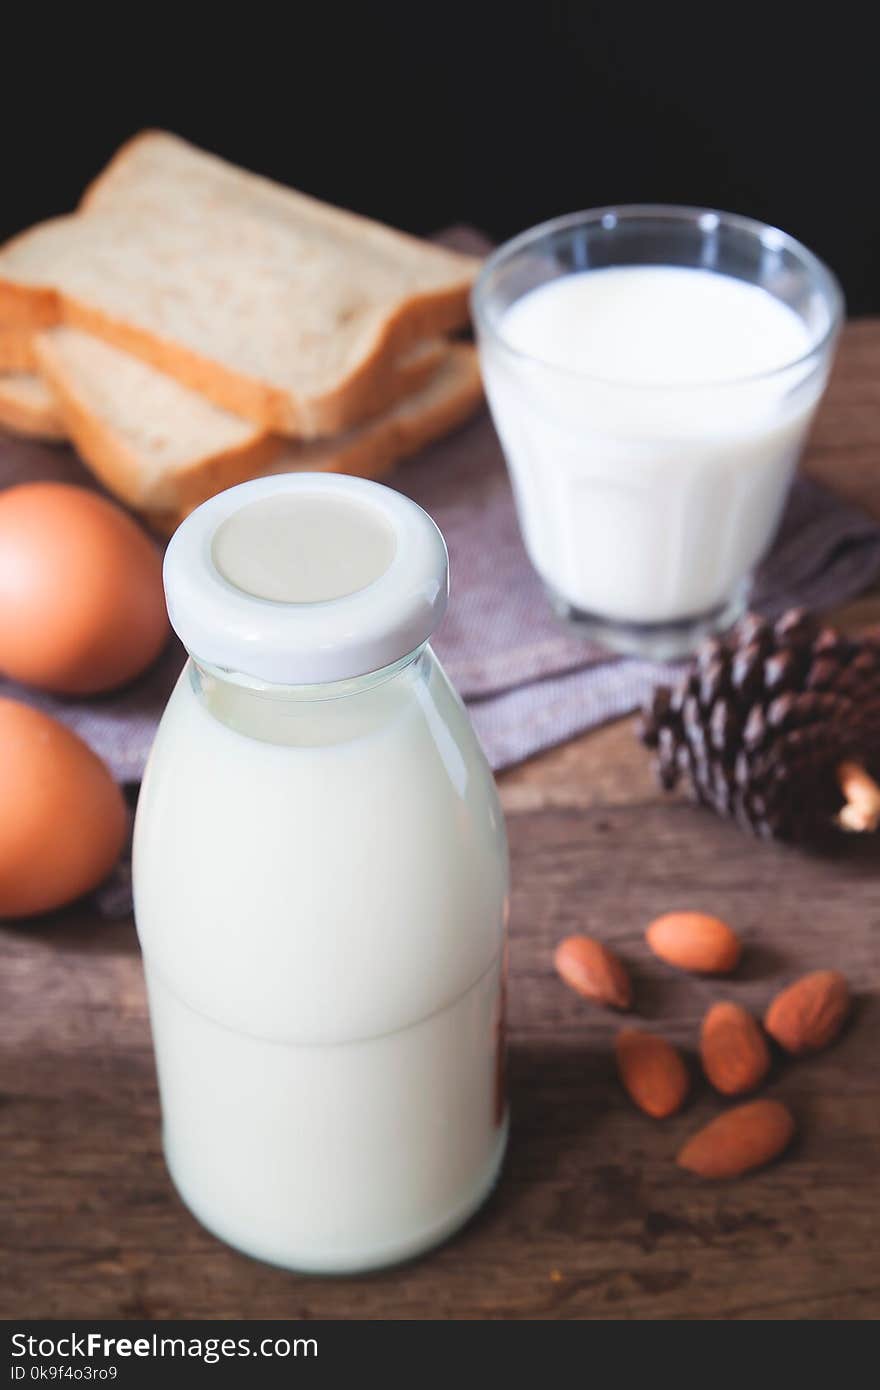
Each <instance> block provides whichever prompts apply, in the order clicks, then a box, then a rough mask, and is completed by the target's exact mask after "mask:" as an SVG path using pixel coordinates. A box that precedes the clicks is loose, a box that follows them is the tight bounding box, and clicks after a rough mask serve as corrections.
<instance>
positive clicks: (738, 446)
mask: <svg viewBox="0 0 880 1390" xmlns="http://www.w3.org/2000/svg"><path fill="white" fill-rule="evenodd" d="M473 310H474V320H475V323H476V327H477V335H478V340H479V347H480V357H481V363H482V368H483V376H484V380H485V384H486V391H487V394H488V397H489V403H490V407H491V410H492V415H493V418H494V421H495V425H496V427H497V430H498V434H499V436H500V438H501V443H502V446H503V449H504V453H505V456H506V458H507V464H508V468H509V471H510V477H511V482H512V484H513V491H514V495H515V498H516V505H517V510H518V515H519V521H520V526H521V529H522V534H523V539H524V541H525V545H526V549H527V551H528V554H529V557H530V559H531V561H532V564H533V565H534V567H535V569H536V570H537V572H538V574H539V575H540V577H541V579H542V580H543V583H544V585H545V587H546V590H547V593H548V596H549V598H550V602H551V603H552V604H553V606H554V608H555V609H556V611H557V612H558V613H559V614H560V615H561V616H562V617H564V618H566V619H568V620H570V621H572V622H573V623H575V624H576V625H577V627H578V628H579V629H580V630H581V631H582V632H583V633H584V634H585V635H587V636H591V637H595V638H598V639H599V640H601V641H602V642H604V643H605V644H606V645H608V646H610V647H612V648H614V649H617V650H620V651H629V652H637V653H640V654H643V655H646V656H650V657H656V658H671V657H677V656H682V655H685V654H687V653H688V652H690V651H691V650H692V649H693V647H694V646H695V644H696V643H697V641H698V640H699V639H700V637H702V636H704V635H705V634H706V633H707V632H712V631H717V630H720V629H723V628H725V627H727V626H729V625H730V624H731V623H732V622H733V621H734V620H735V619H736V618H737V617H738V616H739V614H740V613H741V612H742V610H743V608H744V607H745V605H746V603H747V599H748V591H749V585H750V577H751V574H752V571H753V569H754V567H755V565H756V564H757V562H758V561H759V560H760V559H761V558H762V556H763V555H764V554H765V552H766V551H767V549H768V547H769V545H770V542H771V541H772V538H773V535H774V533H775V531H776V528H777V525H778V523H779V519H780V516H781V513H782V509H783V506H784V503H785V498H786V494H787V492H788V489H789V485H790V483H791V480H792V476H793V474H794V471H795V468H796V465H797V460H798V456H799V454H800V451H801V448H802V445H803V442H804V437H805V435H806V433H807V430H808V428H809V425H810V421H811V420H812V418H813V414H814V412H815V410H816V406H817V405H818V402H819V400H820V398H821V396H822V392H823V391H824V389H825V384H826V381H827V378H828V372H829V369H830V366H831V360H832V356H833V352H834V346H835V342H836V338H837V334H838V330H839V327H840V323H841V318H842V314H843V300H842V296H841V292H840V287H839V285H838V283H837V281H836V280H835V278H834V276H833V275H832V274H831V272H830V271H829V270H828V269H827V267H826V266H824V265H823V264H822V262H821V261H819V260H818V259H817V258H816V257H815V256H814V255H813V254H812V253H811V252H810V251H808V250H807V249H806V248H805V247H804V246H801V245H800V244H799V243H798V242H797V241H795V240H793V238H791V237H790V236H787V235H785V234H784V233H783V232H781V231H779V230H777V229H776V228H774V227H768V226H765V225H763V224H762V223H759V222H754V221H751V220H750V219H748V218H745V217H735V216H731V215H728V214H726V213H719V212H711V211H706V210H702V209H699V208H679V207H664V206H656V207H648V206H645V207H620V208H605V209H599V210H596V211H592V212H583V213H575V214H574V215H572V216H569V217H561V218H558V219H557V220H556V221H553V222H548V223H545V224H544V225H542V226H539V227H535V228H533V229H532V230H530V231H527V232H524V233H523V234H522V235H521V236H518V237H516V238H514V240H513V241H510V242H508V243H507V244H506V245H504V246H502V247H501V248H500V249H499V250H497V251H496V252H495V253H494V255H492V256H490V258H489V260H488V261H487V262H486V265H485V266H484V268H483V271H482V273H481V275H480V277H479V279H478V281H477V284H476V287H475V289H474V295H473Z"/></svg>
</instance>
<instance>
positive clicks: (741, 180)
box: [0, 0, 880, 313]
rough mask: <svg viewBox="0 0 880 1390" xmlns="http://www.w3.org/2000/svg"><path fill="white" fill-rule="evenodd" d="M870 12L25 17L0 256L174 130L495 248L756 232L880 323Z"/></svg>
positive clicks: (587, 10) (251, 163) (377, 10)
mask: <svg viewBox="0 0 880 1390" xmlns="http://www.w3.org/2000/svg"><path fill="white" fill-rule="evenodd" d="M871 13H872V10H871V8H870V7H868V6H866V5H855V4H849V3H844V4H834V3H827V0H826V3H824V4H821V5H818V6H807V5H799V6H796V5H783V4H777V5H774V4H765V5H764V6H754V7H752V6H750V5H747V4H742V3H741V4H737V5H736V6H730V5H728V6H719V5H717V4H716V5H709V4H704V5H702V6H697V5H675V4H661V3H656V4H647V3H644V4H635V3H614V0H605V3H604V4H602V5H593V4H588V3H579V4H578V3H567V4H560V3H546V4H540V3H534V0H529V3H526V4H519V5H517V4H515V3H509V4H506V5H501V4H499V5H495V4H479V3H477V4H471V5H466V4H447V5H440V4H436V3H434V4H425V3H419V0H413V3H411V4H409V5H406V6H403V5H397V4H382V3H377V4H375V5H374V6H372V7H371V6H369V5H355V4H347V5H339V4H333V3H324V4H319V5H303V4H287V5H276V6H273V7H271V8H270V7H260V6H252V5H241V4H239V5H237V6H235V7H234V8H233V7H231V6H217V7H211V8H202V7H200V8H198V9H196V8H189V7H186V6H179V7H177V9H176V10H174V11H171V10H169V11H165V12H163V11H162V10H154V9H153V8H152V7H151V8H150V9H149V10H146V11H140V10H135V11H133V10H131V8H130V7H119V8H115V9H114V10H113V11H112V12H110V11H108V15H111V14H112V16H113V18H105V19H103V20H102V21H101V22H100V23H96V24H95V25H94V26H91V27H88V26H86V23H85V20H84V18H83V14H82V12H81V11H77V12H76V13H74V14H70V13H67V18H66V19H65V18H63V17H62V14H61V13H60V12H59V13H58V14H56V12H55V10H54V9H42V10H40V11H38V12H34V11H32V10H31V11H26V12H25V14H26V16H27V30H28V32H27V33H26V34H24V33H23V34H22V35H18V36H17V35H16V34H15V33H14V32H13V33H11V34H7V43H6V53H5V54H4V55H3V67H2V72H0V117H2V121H0V130H2V132H3V145H2V150H3V155H2V158H3V182H2V190H3V195H2V204H0V234H2V235H3V236H4V237H5V236H7V235H9V234H10V233H12V232H14V231H16V230H18V229H19V228H22V227H24V226H27V225H28V224H29V223H31V222H33V221H35V220H36V219H38V218H41V217H45V216H49V215H51V214H53V213H56V212H61V211H65V210H67V209H69V208H71V207H72V206H73V205H74V204H75V202H76V200H77V197H78V195H79V193H80V191H81V190H82V188H83V186H84V184H85V183H86V181H87V180H88V179H89V178H90V177H91V176H92V175H93V174H94V173H96V172H97V170H98V169H99V168H100V167H101V165H102V164H103V163H104V162H105V160H106V159H107V158H108V156H109V155H110V154H111V153H112V151H113V149H114V148H115V147H116V146H117V145H118V144H119V143H120V142H121V141H122V140H123V139H125V138H126V136H128V135H130V134H131V133H132V132H134V131H135V130H138V129H140V128H141V127H143V126H145V125H160V126H164V127H166V128H169V129H171V130H175V131H177V132H178V133H179V134H182V135H185V136H187V137H189V138H190V139H192V140H194V141H196V142H197V143H199V144H202V145H204V146H206V147H208V148H210V149H212V150H215V151H216V152H218V153H220V154H223V155H225V156H227V157H228V158H230V159H233V160H235V161H238V162H240V163H242V164H245V165H247V166H248V167H250V168H252V169H256V170H259V171H261V172H263V173H266V174H270V175H272V176H274V177H276V178H278V179H281V180H283V181H285V182H288V183H292V184H294V185H296V186H297V187H299V188H302V189H304V190H305V191H307V192H310V193H314V194H317V195H318V196H320V197H323V198H327V199H330V200H332V201H334V202H337V203H340V204H343V205H346V206H349V207H353V208H355V209H357V210H358V211H361V212H365V213H368V214H371V215H373V216H375V217H379V218H382V219H383V220H385V221H388V222H391V223H393V224H395V225H397V226H399V227H403V228H406V229H408V230H410V231H413V232H419V233H427V232H430V231H432V230H434V229H436V228H438V227H441V226H443V225H446V224H449V223H451V222H456V221H467V222H472V223H476V224H478V225H479V226H482V227H484V228H485V229H486V230H488V231H489V232H490V233H491V234H492V235H493V236H494V237H496V238H502V237H506V236H508V235H511V234H512V233H514V232H516V231H518V230H520V229H521V228H523V227H525V226H528V225H529V224H530V223H533V222H536V221H540V220H542V219H544V218H546V217H550V216H553V215H554V214H556V213H560V212H566V211H571V210H574V209H576V208H583V207H590V206H597V205H601V204H605V203H612V202H618V201H630V202H636V201H660V202H687V203H697V204H705V205H708V206H713V207H720V208H724V209H728V210H731V211H736V212H744V213H748V214H751V215H752V216H755V217H759V218H762V219H764V220H767V221H770V222H774V223H777V224H778V225H780V226H782V227H784V228H785V229H786V230H787V231H790V232H792V233H793V234H794V235H796V236H798V237H800V238H801V239H802V240H804V241H806V242H807V243H808V244H809V245H810V246H811V247H812V248H813V249H814V250H815V251H817V252H818V253H819V254H820V255H821V256H822V257H823V258H824V259H826V260H827V261H828V262H829V263H830V264H831V265H832V266H833V267H834V269H835V270H836V271H837V273H838V274H839V275H840V277H841V279H842V280H843V283H844V289H845V291H846V295H847V300H848V304H849V308H850V311H851V312H852V313H869V312H880V192H878V190H880V172H878V166H880V151H878V146H880V116H878V110H880V100H878V88H880V80H878V71H880V59H878V47H877V42H876V39H875V36H874V34H873V31H872V30H873V26H869V22H868V16H870V15H871ZM6 26H7V21H6V20H5V21H4V28H6ZM16 27H18V26H17V25H16Z"/></svg>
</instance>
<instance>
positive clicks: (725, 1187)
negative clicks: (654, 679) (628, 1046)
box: [0, 321, 880, 1319]
mask: <svg viewBox="0 0 880 1390" xmlns="http://www.w3.org/2000/svg"><path fill="white" fill-rule="evenodd" d="M807 467H808V470H809V471H810V472H812V473H814V474H815V475H816V476H818V477H821V478H822V479H823V480H824V481H826V482H827V483H829V484H830V485H831V486H834V487H836V488H837V489H838V490H839V491H841V492H843V493H845V494H846V495H847V496H849V497H851V498H852V499H854V500H857V501H860V502H862V503H863V504H865V505H867V506H869V507H871V508H872V510H873V511H874V512H875V514H876V515H877V516H878V517H880V322H877V321H865V322H862V323H857V324H854V325H851V326H850V327H849V328H848V329H847V331H846V334H845V338H844V344H843V349H842V352H841V359H840V364H839V369H838V372H837V374H836V376H835V380H834V384H833V388H832V392H831V394H830V396H829V400H828V402H827V404H826V406H825V408H824V409H823V412H822V415H821V417H820V420H819V421H818V423H817V429H816V444H815V448H814V449H813V451H811V454H810V456H809V458H808V461H807ZM872 604H877V600H876V599H869V600H868V601H867V604H866V605H865V604H863V605H862V606H861V608H860V609H859V610H857V616H856V618H855V619H854V621H864V620H866V614H867V616H868V618H871V617H873V616H874V613H875V608H874V607H872ZM876 611H877V612H878V615H880V604H877V609H876ZM501 790H502V798H503V802H504V806H505V810H506V813H507V816H508V823H509V830H510V839H511V849H512V855H513V867H514V896H513V914H512V952H511V990H510V1024H511V1027H510V1033H511V1088H512V1102H513V1117H514V1119H513V1132H512V1136H511V1145H510V1153H509V1158H508V1162H507V1164H506V1167H505V1170H504V1175H503V1177H502V1180H501V1182H500V1184H499V1187H498V1189H497V1191H496V1193H495V1194H494V1196H493V1197H492V1199H491V1200H490V1202H489V1203H488V1204H487V1206H486V1207H485V1209H484V1210H483V1211H482V1212H481V1213H480V1215H479V1216H478V1217H477V1218H476V1219H475V1220H474V1221H473V1222H472V1223H471V1224H470V1226H469V1227H468V1228H467V1229H466V1230H465V1231H464V1232H463V1233H461V1234H460V1235H459V1236H458V1237H457V1238H456V1239H454V1240H453V1241H451V1242H450V1243H449V1244H448V1245H446V1246H445V1247H443V1248H442V1249H441V1250H439V1251H437V1252H435V1253H434V1254H433V1255H431V1256H430V1257H429V1258H426V1259H423V1260H421V1261H419V1262H417V1263H415V1264H413V1265H410V1266H407V1267H405V1268H403V1269H398V1270H392V1271H388V1272H385V1273H381V1274H377V1275H373V1276H371V1277H369V1278H362V1279H345V1280H317V1279H310V1278H302V1277H297V1276H294V1275H290V1274H285V1273H283V1272H281V1271H278V1270H274V1269H271V1268H268V1267H265V1266H262V1265H260V1264H257V1263H254V1262H252V1261H250V1260H248V1259H246V1258H244V1257H242V1256H240V1255H237V1254H235V1253H234V1252H233V1251H231V1250H228V1249H226V1248H225V1247H224V1246H222V1245H221V1244H220V1243H219V1242H217V1241H215V1240H214V1239H213V1238H212V1237H210V1236H209V1235H207V1234H206V1233H205V1232H204V1231H203V1230H202V1229H201V1228H200V1227H199V1226H198V1225H197V1224H196V1222H195V1221H194V1220H193V1219H192V1218H191V1217H190V1216H189V1215H188V1213H187V1212H186V1211H185V1209H184V1208H183V1207H182V1205H181V1203H180V1202H179V1200H178V1199H177V1197H176V1196H175V1194H174V1192H173V1190H172V1188H171V1185H170V1182H169V1180H168V1177H167V1175H166V1172H165V1168H164V1164H163V1161H162V1157H161V1152H160V1141H159V1116H158V1105H157V1098H156V1090H155V1080H154V1073H153V1064H152V1056H151V1051H150V1042H149V1030H148V1022H147V1014H146V1006H145V1000H144V992H143V983H142V976H141V968H140V960H139V956H138V952H137V944H136V940H135V935H134V930H133V927H132V924H131V923H130V922H122V923H116V924H108V923H106V922H102V921H100V920H99V919H98V918H97V917H96V916H95V914H94V913H92V912H89V911H88V910H86V909H84V908H82V907H80V908H78V909H74V910H71V911H70V912H68V913H64V914H58V915H57V916H56V917H54V918H51V919H43V920H41V921H39V922H35V923H33V924H31V925H26V926H24V925H23V926H15V925H9V926H6V927H5V928H4V929H3V930H2V931H0V971H2V974H0V1090H2V1100H0V1165H2V1172H0V1178H2V1181H0V1205H2V1222H3V1233H4V1234H3V1244H4V1247H5V1249H6V1255H7V1258H6V1260H5V1273H4V1276H3V1279H2V1286H0V1316H4V1317H7V1318H21V1317H25V1316H31V1317H33V1316H46V1317H91V1318H96V1317H102V1316H103V1317H142V1318H181V1317H208V1318H224V1317H246V1318H249V1317H265V1318H272V1317H276V1318H288V1317H292V1318H297V1317H300V1318H319V1317H320V1318H389V1317H391V1318H413V1317H428V1318H453V1317H459V1318H547V1319H565V1318H584V1319H589V1318H698V1317H699V1318H702V1317H705V1318H709V1317H711V1318H759V1319H764V1318H791V1319H804V1318H823V1319H827V1318H838V1319H843V1318H873V1317H877V1316H878V1314H880V1068H878V1065H877V1059H878V1056H880V877H878V858H877V849H876V847H875V845H874V844H868V843H859V844H856V843H853V844H851V845H849V846H848V847H847V848H846V849H845V851H844V852H842V853H841V854H839V855H837V856H835V857H810V856H807V855H805V854H803V853H800V852H798V851H794V850H790V849H783V848H780V847H777V846H767V845H763V844H759V843H757V842H755V841H753V840H751V839H748V838H746V837H744V836H742V835H741V834H739V832H737V831H736V830H735V829H734V828H733V827H731V826H730V825H728V824H726V823H723V822H720V821H718V820H716V819H715V818H714V817H712V816H711V815H709V814H708V813H705V812H702V811H700V810H698V809H697V808H695V807H693V806H691V805H690V804H689V803H687V802H686V801H684V800H682V799H680V798H672V799H667V800H664V799H662V798H661V797H660V796H659V794H658V793H657V791H656V789H655V786H654V783H653V780H652V778H651V775H650V770H649V767H648V763H647V759H646V757H645V755H644V754H643V752H642V750H641V749H640V748H639V747H638V746H637V744H636V742H635V739H634V737H633V733H632V728H631V723H630V721H624V722H622V723H619V724H616V725H614V726H612V727H610V728H606V729H603V730H600V731H598V732H596V733H594V734H592V735H589V736H587V737H585V738H582V739H580V740H577V741H576V742H574V743H571V744H568V745H567V746H565V747H564V748H560V749H556V750H554V751H553V752H551V753H548V754H546V755H544V756H543V757H541V758H538V759H535V760H534V761H533V762H531V763H529V764H527V765H525V766H524V767H522V768H519V769H517V770H516V771H515V772H513V773H510V774H507V775H506V776H505V777H503V778H502V779H501ZM675 907H693V908H705V909H707V910H709V911H712V912H715V913H718V914H720V915H722V916H724V917H726V918H728V919H729V920H730V921H731V922H732V923H733V924H735V925H736V927H737V928H738V929H739V930H740V931H741V933H742V934H743V936H744V938H745V941H746V943H747V949H746V952H745V956H744V960H743V964H742V967H741V969H740V970H739V971H738V972H737V974H736V976H735V978H733V979H731V980H730V981H724V982H721V983H719V982H714V983H711V982H708V981H704V980H698V979H692V978H689V977H686V976H683V975H680V974H678V973H676V972H675V971H673V970H671V969H669V968H668V967H666V966H664V965H662V964H661V963H660V962H659V961H656V960H654V959H653V958H652V957H651V956H650V954H649V953H648V951H647V948H646V947H645V945H644V940H643V931H644V927H645V925H646V923H647V922H648V920H649V919H650V918H651V917H653V916H655V915H656V914H657V913H659V912H661V911H664V910H668V909H671V908H675ZM577 930H588V931H594V932H596V933H597V934H599V935H601V936H602V937H603V939H606V940H608V941H609V942H611V943H613V944H614V945H615V947H616V948H617V949H618V950H619V951H620V952H621V953H622V954H623V955H624V957H625V958H626V959H627V961H628V962H629V963H630V964H631V967H632V970H633V974H634V979H635V983H636V992H637V1012H638V1016H639V1017H640V1018H642V1019H644V1020H646V1021H648V1022H649V1023H650V1026H651V1027H652V1028H654V1029H657V1030H659V1031H660V1032H662V1033H663V1034H664V1035H665V1036H667V1037H669V1038H671V1039H673V1040H674V1041H676V1042H678V1043H679V1044H680V1045H681V1046H683V1047H684V1048H685V1049H686V1050H687V1051H688V1054H689V1056H690V1059H691V1066H692V1068H693V1071H694V1077H695V1088H694V1094H693V1098H692V1100H691V1102H690V1103H689V1104H688V1106H687V1107H686V1109H685V1111H684V1112H683V1113H682V1114H681V1115H679V1116H676V1117H675V1118H674V1119H672V1120H669V1121H665V1122H662V1123H657V1122H654V1121H650V1120H647V1119H646V1118H645V1117H644V1116H642V1115H640V1114H639V1113H637V1112H636V1111H635V1110H634V1109H633V1107H632V1106H631V1104H630V1103H629V1102H628V1100H627V1098H626V1097H625V1095H624V1094H623V1092H622V1091H621V1090H620V1088H619V1086H618V1084H617V1082H616V1080H615V1077H614V1072H613V1063H612V1059H611V1042H612V1039H613V1035H614V1031H615V1027H616V1026H618V1024H619V1022H620V1020H619V1018H618V1016H616V1015H615V1016H613V1017H612V1016H610V1015H608V1014H606V1013H604V1012H602V1011H601V1010H598V1009H596V1008H594V1007H591V1006H590V1005H588V1004H586V1003H585V1002H584V1001H582V1000H580V999H578V998H577V997H576V996H574V995H573V994H571V993H569V992H568V991H566V990H565V988H564V987H563V986H562V985H561V984H560V983H559V981H558V980H556V978H555V977H554V975H553V972H552V966H551V953H552V948H553V946H554V944H555V943H556V941H557V940H558V939H559V938H560V937H562V936H564V935H566V934H568V933H570V932H572V931H577ZM826 965H833V966H836V967H838V968H839V969H841V970H843V971H844V972H845V973H846V974H847V976H848V977H849V979H850V981H851V982H852V984H853V986H854V988H855V991H856V995H857V1002H856V1010H855V1014H854V1017H853V1019H852V1021H851V1024H850V1025H849V1026H848V1028H847V1029H846V1030H845V1032H844V1034H843V1036H842V1037H841V1038H840V1039H839V1040H838V1042H837V1043H836V1044H835V1045H834V1046H833V1047H832V1048H830V1049H829V1050H828V1051H827V1052H825V1053H823V1054H821V1055H819V1056H818V1057H815V1058H812V1059H809V1060H804V1061H798V1062H790V1061H783V1060H782V1059H781V1058H780V1057H779V1056H777V1057H776V1060H775V1063H774V1069H773V1072H772V1075H771V1078H770V1082H769V1085H768V1088H767V1093H768V1094H772V1095H777V1096H780V1097H782V1098H784V1099H785V1100H787V1101H788V1102H789V1103H790V1105H791V1106H792V1109H793V1110H794V1112H795V1115H796V1117H797V1121H798V1127H799V1135H798V1138H797V1140H796V1142H795V1145H794V1147H793V1149H792V1151H791V1152H790V1155H789V1156H788V1157H787V1158H786V1159H785V1160H784V1161H782V1162H781V1163H779V1164H777V1165H775V1166H774V1167H772V1168H769V1169H767V1170H766V1171H765V1172H763V1173H758V1174H755V1175H754V1176H752V1177H750V1178H749V1179H747V1180H742V1181H740V1182H737V1183H724V1184H717V1185H703V1184H700V1183H699V1182H698V1180H696V1179H693V1178H690V1177H689V1176H688V1175H686V1174H684V1173H682V1172H680V1171H679V1170H678V1169H677V1168H676V1167H675V1165H674V1163H673V1156H674V1154H675V1152H676V1149H677V1148H678V1146H679V1144H680V1143H681V1141H682V1139H683V1138H684V1137H685V1136H686V1135H687V1134H689V1133H690V1132H691V1131H692V1130H693V1129H694V1128H696V1127H697V1126H698V1125H699V1124H700V1123H702V1122H703V1121H704V1120H705V1119H708V1118H709V1117H710V1116H711V1115H713V1114H715V1113H717V1111H718V1110H719V1108H720V1106H721V1102H720V1100H719V1099H718V1098H717V1097H715V1096H714V1095H713V1094H712V1093H711V1092H710V1090H709V1088H708V1086H707V1085H706V1084H705V1083H704V1082H701V1081H700V1080H699V1079H698V1076H697V1067H696V1063H695V1061H694V1048H695V1042H696V1033H697V1027H698V1023H699V1019H700V1017H701V1014H702V1012H703V1011H704V1010H705V1008H706V1007H707V1005H708V1003H709V1002H710V1001H711V1000H713V999H715V998H719V997H726V998H732V999H736V1000H739V1001H741V1002H743V1003H744V1004H746V1005H747V1006H748V1007H750V1008H753V1009H755V1010H760V1009H762V1008H763V1006H764V1005H765V1003H766V1002H767V1000H768V999H769V998H770V996H771V995H772V994H773V992H774V991H775V990H776V989H777V988H778V987H779V985H780V984H781V983H783V982H785V981H787V980H789V979H790V978H792V977H793V976H795V975H797V974H798V973H800V972H801V971H804V970H807V969H810V968H814V967H817V966H826Z"/></svg>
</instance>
